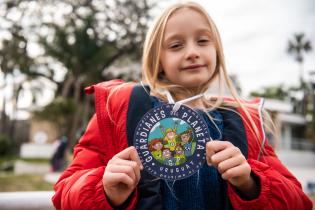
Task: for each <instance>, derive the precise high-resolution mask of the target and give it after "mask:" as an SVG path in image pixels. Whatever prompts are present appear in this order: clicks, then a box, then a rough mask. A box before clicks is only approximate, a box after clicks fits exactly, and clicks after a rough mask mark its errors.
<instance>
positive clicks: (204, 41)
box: [198, 38, 210, 44]
mask: <svg viewBox="0 0 315 210" xmlns="http://www.w3.org/2000/svg"><path fill="white" fill-rule="evenodd" d="M209 41H210V40H209V39H204V38H203V39H199V40H198V43H199V44H207V43H208V42H209Z"/></svg>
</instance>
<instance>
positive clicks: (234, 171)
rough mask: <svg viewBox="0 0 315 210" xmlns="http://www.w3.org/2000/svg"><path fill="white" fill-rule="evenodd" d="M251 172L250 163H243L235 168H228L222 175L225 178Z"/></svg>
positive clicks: (228, 178)
mask: <svg viewBox="0 0 315 210" xmlns="http://www.w3.org/2000/svg"><path fill="white" fill-rule="evenodd" d="M247 173H248V174H250V166H249V165H248V164H241V165H238V166H236V167H234V168H230V169H228V170H226V171H225V172H224V173H223V174H222V175H221V176H222V178H223V179H224V180H230V179H232V178H237V177H240V176H242V175H244V174H247Z"/></svg>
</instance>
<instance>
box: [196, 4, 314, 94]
mask: <svg viewBox="0 0 315 210" xmlns="http://www.w3.org/2000/svg"><path fill="white" fill-rule="evenodd" d="M196 2H198V3H200V4H201V5H202V6H204V7H205V8H206V10H207V11H208V12H209V14H210V16H211V17H212V18H213V20H214V22H215V23H216V25H217V27H218V29H219V31H220V34H221V38H222V43H223V50H224V53H225V58H226V63H227V68H228V72H230V73H232V74H236V75H237V77H238V80H239V82H240V85H241V88H242V90H243V95H245V96H246V95H247V94H248V93H249V92H250V91H253V90H260V89H262V88H263V87H266V86H270V85H279V84H284V85H296V84H298V81H299V66H298V64H297V63H296V62H295V60H294V58H293V57H292V56H291V55H289V54H288V53H287V51H286V50H287V45H288V40H289V39H292V37H293V35H294V34H295V33H300V32H304V33H305V36H306V38H307V39H309V40H311V42H312V46H313V51H312V52H310V53H308V54H307V55H306V56H305V63H304V69H305V70H304V78H306V79H311V78H310V77H309V73H308V72H310V71H315V1H314V0H255V1H252V0H235V1H230V0H220V1H218V0H200V1H196Z"/></svg>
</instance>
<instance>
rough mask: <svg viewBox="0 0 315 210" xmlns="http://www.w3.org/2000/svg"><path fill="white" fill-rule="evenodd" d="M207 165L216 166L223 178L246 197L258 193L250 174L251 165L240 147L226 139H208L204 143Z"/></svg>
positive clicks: (253, 196)
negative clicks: (208, 140)
mask: <svg viewBox="0 0 315 210" xmlns="http://www.w3.org/2000/svg"><path fill="white" fill-rule="evenodd" d="M206 157H207V163H208V165H213V166H214V167H216V168H217V169H218V171H219V173H220V174H221V176H222V178H223V179H224V180H227V181H228V182H230V183H231V184H232V185H233V186H235V187H236V188H238V189H239V190H240V191H241V192H242V193H244V194H245V196H246V197H248V198H255V197H257V196H258V194H259V189H258V188H259V187H258V186H257V183H256V182H255V181H254V179H253V177H252V176H251V167H250V165H249V164H248V163H247V160H246V158H245V157H244V155H243V154H242V153H241V151H240V149H239V148H237V147H235V146H234V145H233V144H232V143H231V142H228V141H210V142H208V143H207V144H206Z"/></svg>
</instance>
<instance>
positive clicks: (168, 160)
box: [162, 148, 175, 166]
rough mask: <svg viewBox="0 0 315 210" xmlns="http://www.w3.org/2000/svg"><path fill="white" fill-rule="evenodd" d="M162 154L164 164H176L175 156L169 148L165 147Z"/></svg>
mask: <svg viewBox="0 0 315 210" xmlns="http://www.w3.org/2000/svg"><path fill="white" fill-rule="evenodd" d="M162 156H163V162H164V164H166V165H169V166H173V165H175V161H174V158H173V156H172V153H171V151H170V149H169V148H163V151H162Z"/></svg>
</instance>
